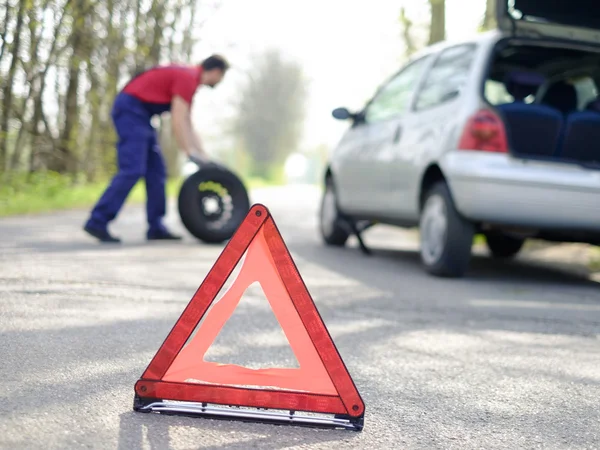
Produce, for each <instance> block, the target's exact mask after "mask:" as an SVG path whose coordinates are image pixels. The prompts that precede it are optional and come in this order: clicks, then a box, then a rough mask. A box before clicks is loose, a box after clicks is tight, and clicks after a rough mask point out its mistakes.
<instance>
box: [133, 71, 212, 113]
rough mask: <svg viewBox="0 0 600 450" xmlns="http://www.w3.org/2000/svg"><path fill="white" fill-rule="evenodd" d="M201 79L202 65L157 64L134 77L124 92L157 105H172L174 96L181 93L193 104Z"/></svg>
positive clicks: (181, 95)
mask: <svg viewBox="0 0 600 450" xmlns="http://www.w3.org/2000/svg"><path fill="white" fill-rule="evenodd" d="M201 79H202V67H201V66H196V67H193V66H192V67H189V66H180V65H168V66H157V67H154V68H152V69H149V70H147V71H145V72H143V73H141V74H140V75H138V76H137V77H135V78H133V79H132V80H131V81H130V82H129V83H128V84H127V85H126V86H125V87H124V88H123V93H125V94H129V95H131V96H133V97H135V98H137V99H138V100H140V101H142V102H144V103H150V104H155V105H170V104H171V102H172V100H173V97H174V96H175V95H179V96H180V97H181V98H183V99H184V100H185V101H186V102H188V103H189V104H191V103H192V98H193V97H194V94H195V92H196V89H197V88H198V85H199V84H200V81H201Z"/></svg>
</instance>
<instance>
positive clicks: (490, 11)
mask: <svg viewBox="0 0 600 450" xmlns="http://www.w3.org/2000/svg"><path fill="white" fill-rule="evenodd" d="M495 27H496V0H486V3H485V15H484V16H483V23H482V24H481V28H482V30H483V31H488V30H491V29H492V28H495Z"/></svg>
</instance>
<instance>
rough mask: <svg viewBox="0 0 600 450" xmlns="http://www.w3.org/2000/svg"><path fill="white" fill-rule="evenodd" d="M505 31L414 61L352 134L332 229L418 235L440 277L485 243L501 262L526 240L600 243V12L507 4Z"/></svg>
mask: <svg viewBox="0 0 600 450" xmlns="http://www.w3.org/2000/svg"><path fill="white" fill-rule="evenodd" d="M497 22H498V29H497V30H493V31H491V32H487V33H483V34H479V35H476V36H475V37H474V38H473V39H471V40H465V41H461V42H454V43H450V42H443V43H439V44H437V45H434V46H431V47H428V48H426V49H425V50H423V51H422V52H420V53H419V54H417V55H415V56H414V57H413V58H412V59H411V60H410V61H409V62H408V63H407V64H406V65H404V67H402V68H401V70H400V71H399V72H397V73H396V74H395V75H394V76H392V77H391V78H390V79H389V80H387V81H386V82H385V83H384V84H383V85H382V86H381V87H380V88H379V89H378V90H377V92H376V93H375V95H374V96H373V98H372V99H371V100H370V101H369V102H368V103H367V104H366V106H365V107H364V109H363V110H362V111H358V112H349V111H348V110H347V109H346V108H338V109H336V110H335V111H333V116H334V117H335V118H337V119H340V120H349V121H351V125H350V127H349V129H348V130H347V132H346V133H345V134H344V136H343V137H342V139H341V141H340V142H339V144H338V145H337V147H336V148H335V149H334V150H333V151H332V154H331V155H330V159H329V162H328V165H327V170H326V173H325V177H324V184H325V189H324V195H323V199H322V204H321V208H320V231H321V234H322V237H323V239H324V241H325V242H326V243H327V244H328V245H333V246H343V245H344V244H345V243H346V241H347V239H348V237H349V236H350V234H351V230H352V227H349V226H348V225H349V224H352V223H354V224H359V223H368V224H375V223H383V224H389V225H396V226H400V227H407V228H408V227H418V228H419V229H420V236H421V237H420V248H421V250H420V253H421V261H422V263H423V265H424V267H425V268H426V270H427V271H429V272H430V273H432V274H434V275H438V276H450V277H460V276H463V275H464V274H465V272H466V270H467V269H468V265H469V260H470V257H471V247H472V243H473V238H474V236H475V235H476V234H483V235H484V236H485V238H486V242H487V246H488V248H489V250H490V252H491V254H492V255H493V256H495V257H499V258H508V257H511V256H514V255H516V254H517V253H518V252H519V250H520V249H521V247H522V245H523V243H524V241H525V240H526V239H528V238H535V239H543V240H547V241H554V242H585V243H591V244H594V245H599V244H600V99H598V85H599V82H600V5H597V4H596V3H595V2H588V1H583V0H570V1H568V2H567V1H555V2H543V1H539V0H536V1H533V0H498V11H497Z"/></svg>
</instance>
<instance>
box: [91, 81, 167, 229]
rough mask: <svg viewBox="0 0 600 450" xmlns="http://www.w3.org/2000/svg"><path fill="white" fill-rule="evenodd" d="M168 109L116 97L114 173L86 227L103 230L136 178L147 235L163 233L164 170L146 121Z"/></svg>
mask: <svg viewBox="0 0 600 450" xmlns="http://www.w3.org/2000/svg"><path fill="white" fill-rule="evenodd" d="M169 110H170V105H169V104H165V105H162V104H161V105H158V104H149V103H144V102H142V101H141V100H138V99H137V98H135V97H133V96H131V95H129V94H125V93H122V92H121V93H120V94H118V95H117V97H116V99H115V102H114V105H113V109H112V112H111V116H112V120H113V123H114V125H115V128H116V131H117V135H118V142H117V163H118V172H117V174H116V175H115V176H114V177H113V179H112V181H111V183H110V185H109V186H108V188H107V189H106V191H105V192H104V194H103V195H102V197H101V198H100V200H99V201H98V203H97V204H96V206H95V207H94V209H93V210H92V213H91V217H90V219H89V221H88V226H90V227H92V228H95V229H100V230H106V228H107V225H108V223H109V222H110V221H112V220H113V219H114V218H115V217H116V216H117V214H118V213H119V211H120V209H121V207H122V206H123V204H124V203H125V200H126V199H127V196H128V195H129V192H130V191H131V189H132V188H133V187H134V186H135V184H136V183H137V182H138V180H139V179H140V178H145V182H146V195H147V203H146V214H147V218H148V233H150V234H153V233H163V232H165V231H166V230H165V227H164V226H163V224H162V219H163V217H164V216H165V213H166V197H165V182H166V177H167V174H166V168H165V163H164V159H163V156H162V154H161V150H160V145H159V142H158V138H157V133H156V130H155V129H154V127H153V126H152V124H151V122H150V120H151V118H152V116H153V115H155V114H162V113H163V112H166V111H169Z"/></svg>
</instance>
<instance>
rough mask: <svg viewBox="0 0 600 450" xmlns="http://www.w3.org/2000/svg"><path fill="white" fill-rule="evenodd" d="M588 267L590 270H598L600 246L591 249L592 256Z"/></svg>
mask: <svg viewBox="0 0 600 450" xmlns="http://www.w3.org/2000/svg"><path fill="white" fill-rule="evenodd" d="M588 267H589V269H590V270H591V271H592V272H600V247H596V248H594V249H593V250H592V257H591V259H590V262H589V264H588Z"/></svg>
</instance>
